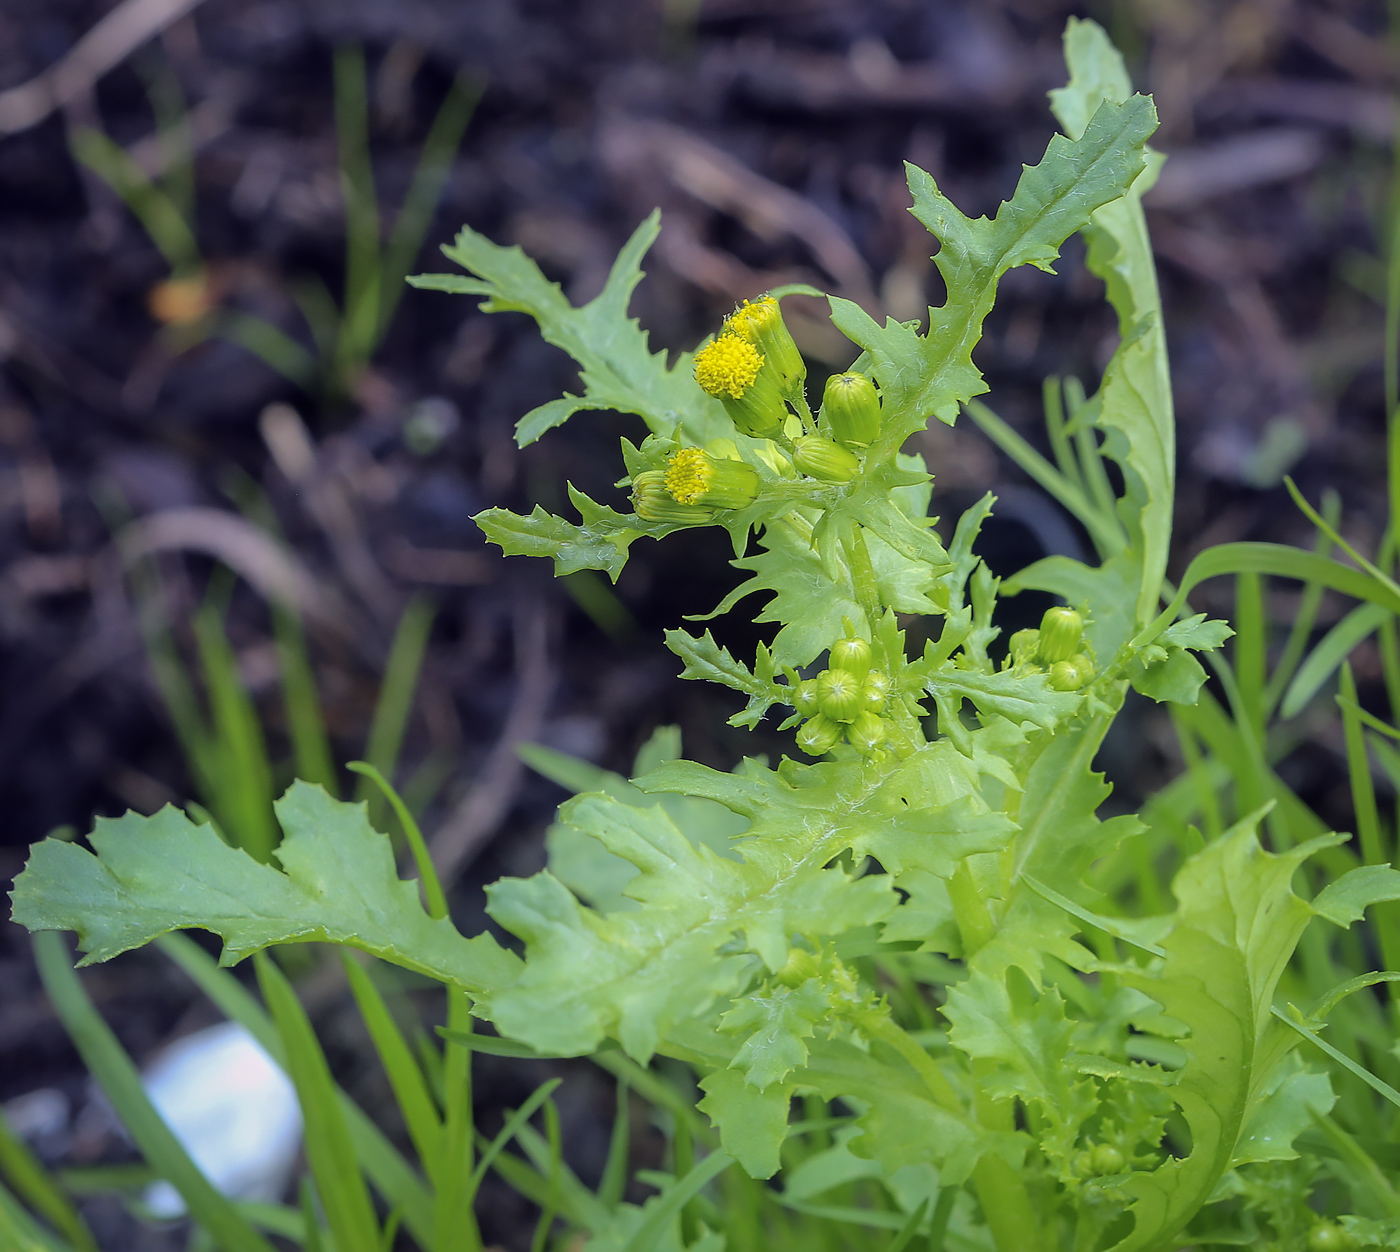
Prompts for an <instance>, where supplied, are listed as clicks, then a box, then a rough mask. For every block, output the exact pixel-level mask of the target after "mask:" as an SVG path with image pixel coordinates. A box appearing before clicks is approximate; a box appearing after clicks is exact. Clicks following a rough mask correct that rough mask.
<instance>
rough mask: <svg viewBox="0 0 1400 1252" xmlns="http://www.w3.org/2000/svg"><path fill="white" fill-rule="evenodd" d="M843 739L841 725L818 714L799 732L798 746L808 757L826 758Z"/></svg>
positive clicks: (804, 723)
mask: <svg viewBox="0 0 1400 1252" xmlns="http://www.w3.org/2000/svg"><path fill="white" fill-rule="evenodd" d="M840 738H841V724H840V723H839V722H833V721H832V720H831V718H829V717H827V716H825V715H824V714H821V713H818V714H817V715H816V717H814V718H812V720H811V721H808V722H803V723H802V725H801V726H800V727H798V730H797V746H798V747H799V748H801V749H802V751H804V752H805V753H807V755H808V756H825V755H826V754H827V753H828V752H830V751H831V749H832V748H834V747H835V746H836V744H837V743H838V742H839V741H840Z"/></svg>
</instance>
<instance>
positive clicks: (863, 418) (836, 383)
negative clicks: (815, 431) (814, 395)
mask: <svg viewBox="0 0 1400 1252" xmlns="http://www.w3.org/2000/svg"><path fill="white" fill-rule="evenodd" d="M822 421H823V422H824V423H825V424H826V428H827V429H828V430H829V431H830V432H831V437H832V438H833V439H835V440H836V442H837V443H844V444H848V445H850V446H851V447H855V448H864V447H866V446H867V445H868V444H870V443H871V442H873V440H874V439H875V436H876V435H878V434H879V433H880V395H879V392H877V391H876V390H875V384H874V383H873V382H871V381H870V379H869V378H867V377H866V376H865V375H864V374H856V373H848V374H833V375H832V376H831V377H830V378H828V379H827V380H826V391H825V392H824V393H823V395H822Z"/></svg>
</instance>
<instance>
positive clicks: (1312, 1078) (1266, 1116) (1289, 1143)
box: [1230, 1053, 1337, 1168]
mask: <svg viewBox="0 0 1400 1252" xmlns="http://www.w3.org/2000/svg"><path fill="white" fill-rule="evenodd" d="M1336 1102H1337V1096H1336V1093H1335V1092H1334V1091H1333V1090H1332V1082H1331V1079H1330V1078H1328V1076H1327V1075H1326V1074H1323V1073H1319V1072H1318V1071H1316V1070H1311V1069H1306V1068H1304V1066H1303V1064H1302V1062H1301V1061H1299V1060H1298V1058H1297V1054H1296V1053H1290V1054H1289V1056H1288V1058H1287V1060H1286V1061H1285V1063H1283V1064H1281V1065H1279V1066H1277V1067H1276V1068H1275V1070H1274V1072H1273V1073H1272V1074H1270V1075H1269V1076H1268V1077H1267V1078H1266V1079H1265V1080H1264V1083H1263V1084H1262V1086H1261V1088H1260V1094H1259V1103H1258V1104H1257V1105H1256V1107H1255V1109H1254V1112H1253V1114H1252V1115H1251V1117H1250V1119H1249V1123H1248V1125H1246V1126H1245V1128H1244V1130H1243V1131H1242V1132H1241V1134H1240V1139H1239V1143H1238V1144H1237V1145H1236V1147H1235V1156H1234V1159H1233V1160H1232V1161H1231V1162H1230V1165H1231V1168H1235V1167H1237V1166H1240V1165H1246V1164H1249V1163H1251V1162H1255V1161H1292V1160H1296V1159H1297V1156H1298V1150H1297V1148H1295V1147H1294V1146H1293V1141H1294V1140H1295V1139H1297V1138H1298V1136H1299V1135H1300V1134H1302V1133H1303V1131H1305V1130H1307V1129H1308V1128H1309V1127H1310V1126H1312V1124H1313V1122H1314V1120H1315V1119H1317V1118H1319V1117H1322V1116H1325V1115H1326V1114H1327V1113H1330V1112H1331V1111H1332V1106H1333V1105H1334V1104H1336Z"/></svg>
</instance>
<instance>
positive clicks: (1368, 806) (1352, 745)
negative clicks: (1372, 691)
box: [1338, 663, 1390, 865]
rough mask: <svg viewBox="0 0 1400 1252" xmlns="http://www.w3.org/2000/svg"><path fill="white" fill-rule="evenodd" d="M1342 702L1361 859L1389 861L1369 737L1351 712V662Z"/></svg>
mask: <svg viewBox="0 0 1400 1252" xmlns="http://www.w3.org/2000/svg"><path fill="white" fill-rule="evenodd" d="M1339 695H1340V698H1339V701H1338V703H1339V704H1340V705H1341V709H1342V732H1343V734H1344V736H1345V740H1346V749H1347V776H1348V778H1349V779H1350V781H1351V799H1352V805H1353V808H1354V809H1355V812H1356V833H1357V836H1358V837H1359V839H1360V841H1361V859H1362V860H1363V861H1364V862H1365V863H1366V864H1367V865H1380V864H1382V863H1385V862H1388V861H1389V859H1390V858H1389V857H1387V856H1386V855H1385V850H1384V848H1383V847H1382V837H1381V817H1380V810H1379V809H1378V808H1377V807H1376V786H1375V783H1374V782H1373V781H1372V779H1371V761H1370V758H1369V757H1368V756H1367V755H1366V737H1365V735H1364V733H1363V732H1362V729H1361V721H1360V719H1359V718H1358V717H1357V716H1356V715H1355V714H1354V713H1353V712H1351V709H1354V708H1356V680H1355V679H1354V678H1353V677H1352V673H1351V665H1350V663H1346V664H1343V666H1342V681H1341V691H1340V693H1339Z"/></svg>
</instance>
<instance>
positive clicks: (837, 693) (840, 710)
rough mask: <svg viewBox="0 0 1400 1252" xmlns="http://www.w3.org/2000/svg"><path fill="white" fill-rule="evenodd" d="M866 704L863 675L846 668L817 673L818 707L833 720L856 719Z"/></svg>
mask: <svg viewBox="0 0 1400 1252" xmlns="http://www.w3.org/2000/svg"><path fill="white" fill-rule="evenodd" d="M864 706H865V683H864V681H863V676H858V675H856V674H852V673H851V672H850V671H849V670H844V669H829V670H826V671H824V672H823V673H821V674H819V675H817V707H818V708H820V709H821V711H822V712H823V713H825V714H826V716H827V717H829V718H831V720H832V721H834V722H850V721H854V720H855V717H856V714H857V713H859V712H860V711H861V709H862V708H863V707H864Z"/></svg>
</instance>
